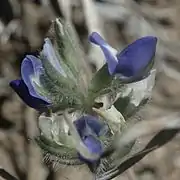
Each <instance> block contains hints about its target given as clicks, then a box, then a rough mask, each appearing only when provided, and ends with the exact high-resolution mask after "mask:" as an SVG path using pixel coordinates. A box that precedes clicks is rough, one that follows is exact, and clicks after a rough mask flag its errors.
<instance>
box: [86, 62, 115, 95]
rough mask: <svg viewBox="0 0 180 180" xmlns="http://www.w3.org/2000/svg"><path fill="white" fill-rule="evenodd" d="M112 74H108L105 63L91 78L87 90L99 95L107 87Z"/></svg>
mask: <svg viewBox="0 0 180 180" xmlns="http://www.w3.org/2000/svg"><path fill="white" fill-rule="evenodd" d="M112 80H113V76H111V75H110V74H109V71H108V67H107V64H105V65H104V66H103V67H102V68H101V69H99V71H97V72H96V74H95V75H94V77H93V78H92V80H91V83H90V87H89V92H90V93H92V94H97V96H98V95H100V94H102V92H103V91H104V92H105V90H107V89H109V86H110V85H111V82H112Z"/></svg>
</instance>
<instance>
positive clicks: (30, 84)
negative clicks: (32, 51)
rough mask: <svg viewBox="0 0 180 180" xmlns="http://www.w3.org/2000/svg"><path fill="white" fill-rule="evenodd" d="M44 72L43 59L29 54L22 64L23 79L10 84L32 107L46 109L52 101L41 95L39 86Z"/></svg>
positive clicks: (40, 109) (39, 109)
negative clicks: (38, 89)
mask: <svg viewBox="0 0 180 180" xmlns="http://www.w3.org/2000/svg"><path fill="white" fill-rule="evenodd" d="M42 73H43V67H42V63H41V60H40V59H38V58H37V57H35V56H32V55H28V56H26V57H25V58H24V60H23V61H22V64H21V77H22V79H19V80H13V81H11V82H10V86H11V87H12V88H13V89H14V91H15V92H16V93H17V94H18V95H19V96H20V98H21V99H22V100H23V101H24V102H25V103H26V104H27V105H28V106H30V107H32V108H34V109H36V110H38V111H45V110H47V106H48V105H49V104H50V101H49V100H48V99H47V98H46V97H44V96H42V95H40V93H39V92H38V91H37V87H39V88H40V87H41V84H40V79H39V78H40V75H41V74H42Z"/></svg>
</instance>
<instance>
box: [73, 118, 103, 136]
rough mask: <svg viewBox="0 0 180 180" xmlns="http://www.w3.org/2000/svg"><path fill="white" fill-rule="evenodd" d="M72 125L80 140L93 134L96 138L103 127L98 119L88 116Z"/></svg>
mask: <svg viewBox="0 0 180 180" xmlns="http://www.w3.org/2000/svg"><path fill="white" fill-rule="evenodd" d="M74 125H75V126H76V128H77V131H78V133H79V135H80V136H81V138H84V137H85V136H88V135H92V134H93V133H94V135H97V136H98V135H99V133H100V132H101V129H103V128H104V126H105V124H104V123H102V122H101V121H99V120H98V118H96V117H94V116H90V115H86V116H82V117H81V118H80V119H78V120H76V121H74Z"/></svg>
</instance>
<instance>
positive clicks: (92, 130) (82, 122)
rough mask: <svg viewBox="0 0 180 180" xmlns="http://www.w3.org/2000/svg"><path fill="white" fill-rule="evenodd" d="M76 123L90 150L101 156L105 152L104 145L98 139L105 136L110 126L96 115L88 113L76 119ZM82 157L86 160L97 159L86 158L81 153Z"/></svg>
mask: <svg viewBox="0 0 180 180" xmlns="http://www.w3.org/2000/svg"><path fill="white" fill-rule="evenodd" d="M74 125H75V126H76V129H77V131H78V133H79V135H80V137H81V139H82V141H83V142H84V144H85V145H86V146H87V148H88V149H89V151H90V152H92V153H96V154H98V155H99V157H100V156H101V155H102V153H103V152H104V147H103V144H102V143H101V141H100V140H99V139H98V138H99V137H100V136H105V135H106V134H107V133H108V131H109V129H108V126H107V125H105V124H104V123H103V122H101V121H100V120H98V119H97V118H96V117H94V116H90V115H86V116H82V117H81V118H80V119H78V120H76V121H74ZM80 159H81V160H83V161H85V162H94V161H95V160H90V159H86V158H84V157H83V156H81V154H80Z"/></svg>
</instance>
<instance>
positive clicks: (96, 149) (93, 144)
mask: <svg viewBox="0 0 180 180" xmlns="http://www.w3.org/2000/svg"><path fill="white" fill-rule="evenodd" d="M83 142H84V144H85V145H86V146H87V147H88V149H89V151H90V152H92V153H96V154H98V155H99V158H100V156H101V155H102V153H103V151H104V149H103V146H102V144H101V142H100V141H99V140H98V139H96V138H95V137H93V136H88V137H86V138H85V139H84V140H83ZM79 158H80V159H81V160H82V161H85V162H91V163H93V162H96V161H97V160H98V159H99V158H98V159H96V160H95V159H93V160H92V159H87V158H85V157H83V156H82V155H81V154H79Z"/></svg>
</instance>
